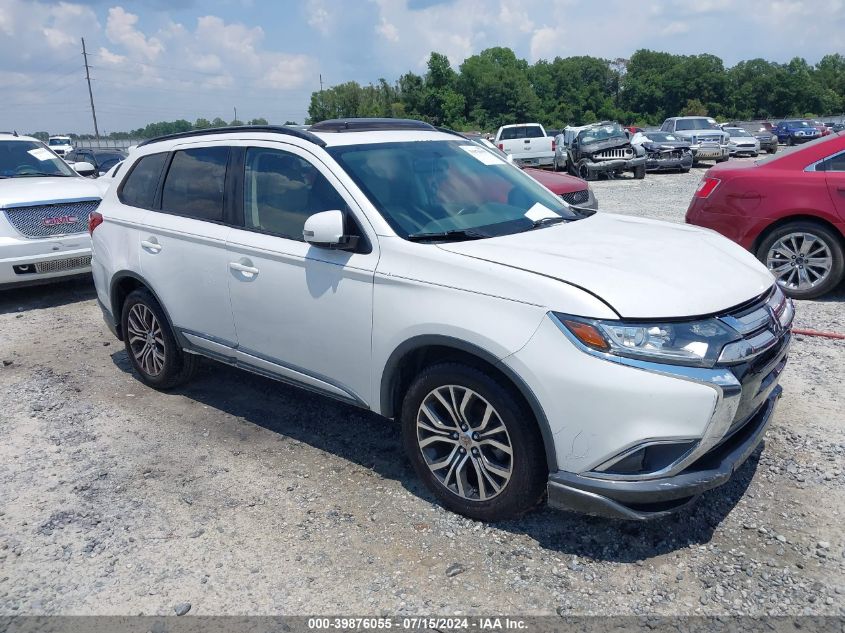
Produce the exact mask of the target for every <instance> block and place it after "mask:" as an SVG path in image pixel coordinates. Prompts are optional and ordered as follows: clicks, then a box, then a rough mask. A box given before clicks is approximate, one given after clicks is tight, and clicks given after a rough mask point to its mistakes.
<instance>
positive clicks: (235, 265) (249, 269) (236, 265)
mask: <svg viewBox="0 0 845 633" xmlns="http://www.w3.org/2000/svg"><path fill="white" fill-rule="evenodd" d="M229 268H231V269H232V270H236V271H238V272H239V273H244V274H245V275H257V274H258V272H259V271H258V269H257V268H256V267H255V266H247V265H246V264H242V263H240V262H229Z"/></svg>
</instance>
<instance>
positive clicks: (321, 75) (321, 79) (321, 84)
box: [320, 73, 323, 92]
mask: <svg viewBox="0 0 845 633" xmlns="http://www.w3.org/2000/svg"><path fill="white" fill-rule="evenodd" d="M320 92H323V73H320Z"/></svg>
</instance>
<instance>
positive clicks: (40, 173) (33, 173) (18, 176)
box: [10, 171, 70, 178]
mask: <svg viewBox="0 0 845 633" xmlns="http://www.w3.org/2000/svg"><path fill="white" fill-rule="evenodd" d="M28 176H56V177H57V178H69V177H70V174H57V173H52V174H48V173H47V172H46V171H31V172H29V173H28V174H15V175H14V176H10V177H11V178H26V177H28Z"/></svg>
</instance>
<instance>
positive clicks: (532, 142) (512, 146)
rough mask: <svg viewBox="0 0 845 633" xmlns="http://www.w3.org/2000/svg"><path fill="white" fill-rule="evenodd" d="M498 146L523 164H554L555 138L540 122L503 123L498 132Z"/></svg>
mask: <svg viewBox="0 0 845 633" xmlns="http://www.w3.org/2000/svg"><path fill="white" fill-rule="evenodd" d="M496 147H498V148H499V149H500V150H502V151H503V152H505V154H508V155H510V156H513V160H514V162H515V163H517V164H519V165H522V166H526V165H532V166H535V165H552V164H553V163H554V160H555V140H554V139H553V138H551V137H549V136H546V130H545V129H544V128H543V126H542V125H540V124H539V123H519V124H517V125H503V126H502V127H500V128H499V131H498V132H496Z"/></svg>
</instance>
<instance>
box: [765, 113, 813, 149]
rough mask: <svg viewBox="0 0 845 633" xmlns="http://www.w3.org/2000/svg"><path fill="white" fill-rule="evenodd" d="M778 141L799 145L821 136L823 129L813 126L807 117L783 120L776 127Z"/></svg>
mask: <svg viewBox="0 0 845 633" xmlns="http://www.w3.org/2000/svg"><path fill="white" fill-rule="evenodd" d="M775 134H777V136H778V141H779V142H781V143H786V144H787V145H797V144H798V143H806V142H807V141H812V140H813V139H816V138H819V137H820V136H821V135H822V133H821V131H820V130H819V129H818V128H816V127H813V124H812V123H810V122H809V121H807V120H806V119H790V120H786V121H781V122H780V123H778V126H777V127H776V128H775Z"/></svg>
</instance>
